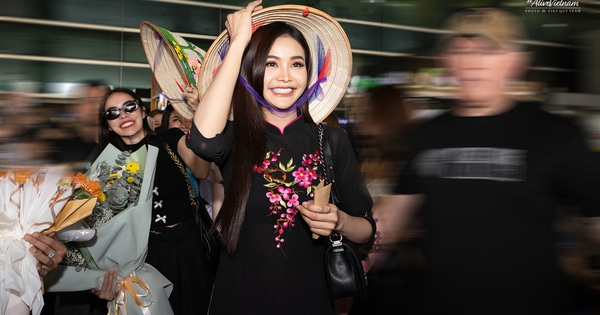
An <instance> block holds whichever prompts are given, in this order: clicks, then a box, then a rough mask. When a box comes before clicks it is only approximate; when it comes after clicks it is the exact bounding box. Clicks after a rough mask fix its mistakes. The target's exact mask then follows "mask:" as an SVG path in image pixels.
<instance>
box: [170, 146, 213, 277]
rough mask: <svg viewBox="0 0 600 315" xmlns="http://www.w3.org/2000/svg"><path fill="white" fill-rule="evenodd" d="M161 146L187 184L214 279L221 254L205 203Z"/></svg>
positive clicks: (181, 165) (172, 154) (181, 167)
mask: <svg viewBox="0 0 600 315" xmlns="http://www.w3.org/2000/svg"><path fill="white" fill-rule="evenodd" d="M163 144H164V145H165V147H166V148H167V152H168V153H169V155H170V156H171V159H173V162H175V164H176V165H177V167H179V170H181V173H182V174H183V176H184V177H185V183H186V184H187V188H188V193H189V195H190V203H191V204H192V206H193V207H194V218H195V220H196V225H198V228H199V229H200V238H201V242H202V245H204V258H205V259H206V261H207V262H208V265H209V267H210V270H211V278H213V279H214V276H215V275H216V272H217V266H218V264H219V255H220V252H221V243H220V242H219V240H218V238H217V236H215V235H213V234H212V233H210V229H211V227H212V223H213V220H212V218H211V217H210V215H208V212H207V211H206V201H205V200H204V199H202V197H200V196H196V194H195V193H194V189H193V188H192V183H191V182H190V178H189V176H188V174H187V172H186V170H185V166H183V164H182V163H181V161H180V160H179V158H178V157H177V155H175V153H173V151H171V148H169V145H168V144H167V143H165V142H164V141H163Z"/></svg>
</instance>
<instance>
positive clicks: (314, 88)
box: [238, 75, 327, 118]
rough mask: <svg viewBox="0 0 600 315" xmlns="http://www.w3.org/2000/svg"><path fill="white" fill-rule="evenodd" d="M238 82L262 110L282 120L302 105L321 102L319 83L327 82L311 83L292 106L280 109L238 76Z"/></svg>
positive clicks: (321, 90)
mask: <svg viewBox="0 0 600 315" xmlns="http://www.w3.org/2000/svg"><path fill="white" fill-rule="evenodd" d="M238 81H239V82H240V83H241V84H242V85H243V86H244V87H245V88H246V90H247V91H248V92H249V93H250V95H252V97H254V98H255V99H256V101H258V102H259V103H260V104H261V105H262V106H263V107H264V108H266V109H267V110H268V111H269V112H270V113H271V114H273V115H275V116H277V117H279V118H284V117H287V116H288V115H289V114H290V113H292V112H295V111H296V110H297V109H298V108H300V107H302V105H304V103H306V102H311V101H313V100H314V99H317V100H321V99H323V89H322V88H321V83H323V82H325V81H327V77H323V78H320V79H319V80H317V82H315V83H313V85H311V86H310V87H309V88H308V89H307V90H306V91H304V93H302V95H301V96H300V97H299V98H298V99H297V100H296V101H295V102H294V104H292V106H290V107H288V108H285V109H281V108H277V107H275V106H273V105H271V104H269V102H267V101H266V100H265V99H264V98H262V96H260V94H258V92H256V90H255V89H254V88H253V87H252V86H251V85H250V83H248V81H246V80H245V79H244V78H243V77H242V76H241V75H240V76H238Z"/></svg>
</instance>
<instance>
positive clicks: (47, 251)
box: [23, 232, 67, 276]
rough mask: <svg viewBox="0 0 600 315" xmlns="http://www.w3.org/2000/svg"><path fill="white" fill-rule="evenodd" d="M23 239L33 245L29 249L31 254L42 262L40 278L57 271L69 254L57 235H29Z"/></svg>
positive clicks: (39, 267) (39, 269) (39, 270)
mask: <svg viewBox="0 0 600 315" xmlns="http://www.w3.org/2000/svg"><path fill="white" fill-rule="evenodd" d="M23 238H24V239H25V241H27V242H29V243H30V244H31V245H33V246H32V247H30V248H29V252H31V253H32V254H33V256H34V257H35V259H37V260H38V261H39V262H40V264H39V265H38V266H37V270H38V273H39V274H40V276H45V275H47V274H48V273H49V272H50V271H52V270H54V269H56V267H58V264H60V262H61V261H62V260H63V257H65V254H66V253H67V247H66V246H65V244H63V243H62V242H60V241H59V240H58V239H57V238H56V235H55V233H50V234H49V235H44V234H43V233H39V232H35V233H33V234H29V233H28V234H25V236H24V237H23Z"/></svg>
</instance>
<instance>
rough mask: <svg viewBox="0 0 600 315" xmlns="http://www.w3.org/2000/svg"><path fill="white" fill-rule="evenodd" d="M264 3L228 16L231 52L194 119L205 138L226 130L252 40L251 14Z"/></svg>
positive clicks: (258, 1)
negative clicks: (245, 55) (237, 84)
mask: <svg viewBox="0 0 600 315" xmlns="http://www.w3.org/2000/svg"><path fill="white" fill-rule="evenodd" d="M261 3H262V0H256V1H253V2H250V3H249V4H248V6H247V7H246V8H244V9H242V10H240V11H237V12H234V13H232V14H229V15H227V21H226V22H225V27H227V31H228V32H229V50H228V51H227V55H226V56H225V58H224V59H223V63H222V64H221V66H220V67H219V71H218V72H217V74H216V75H215V77H214V79H213V81H212V82H211V84H210V86H209V87H208V89H207V90H206V92H205V93H204V95H202V99H201V100H200V104H199V105H198V108H197V109H196V113H195V115H194V123H195V125H196V126H197V127H198V130H199V131H200V133H201V134H202V135H203V136H204V137H207V138H212V137H214V136H215V135H216V134H218V133H220V132H221V131H223V129H224V128H225V124H226V123H227V117H228V115H229V109H230V107H231V100H232V96H233V89H234V88H235V84H236V81H237V77H238V75H239V73H240V66H241V64H242V55H243V52H244V49H246V46H247V45H248V43H249V42H250V38H251V37H252V17H251V14H252V12H253V11H255V10H260V9H262V6H261V5H260V4H261Z"/></svg>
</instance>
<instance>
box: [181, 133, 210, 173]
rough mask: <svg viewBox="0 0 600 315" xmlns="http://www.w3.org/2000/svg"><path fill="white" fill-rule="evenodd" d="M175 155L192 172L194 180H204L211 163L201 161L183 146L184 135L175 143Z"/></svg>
mask: <svg viewBox="0 0 600 315" xmlns="http://www.w3.org/2000/svg"><path fill="white" fill-rule="evenodd" d="M177 153H179V156H181V159H182V160H183V163H185V165H186V166H187V167H188V168H189V169H190V170H192V173H194V176H196V178H198V179H205V178H206V177H208V174H209V172H210V164H211V163H210V162H207V161H205V160H203V159H201V158H200V157H198V156H197V155H196V153H194V151H192V150H191V149H190V148H188V147H187V145H186V144H185V135H184V136H183V137H181V139H179V142H178V143H177Z"/></svg>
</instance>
